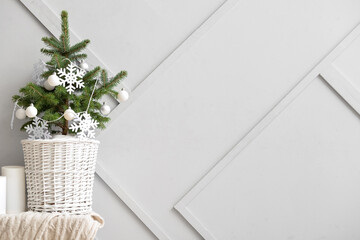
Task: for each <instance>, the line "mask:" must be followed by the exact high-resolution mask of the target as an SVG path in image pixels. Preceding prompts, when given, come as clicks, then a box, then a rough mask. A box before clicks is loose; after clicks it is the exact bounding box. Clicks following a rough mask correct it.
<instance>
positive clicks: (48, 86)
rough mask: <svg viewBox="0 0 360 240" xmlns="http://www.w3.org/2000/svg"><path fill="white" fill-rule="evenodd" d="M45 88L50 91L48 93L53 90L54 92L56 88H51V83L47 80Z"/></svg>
mask: <svg viewBox="0 0 360 240" xmlns="http://www.w3.org/2000/svg"><path fill="white" fill-rule="evenodd" d="M44 88H45V89H46V90H48V91H52V90H54V88H55V87H54V86H51V85H50V84H49V82H48V81H47V80H46V81H45V82H44Z"/></svg>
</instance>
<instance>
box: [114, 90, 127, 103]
mask: <svg viewBox="0 0 360 240" xmlns="http://www.w3.org/2000/svg"><path fill="white" fill-rule="evenodd" d="M117 98H118V100H119V102H125V101H127V100H128V99H129V93H128V92H127V91H125V90H124V89H121V90H120V92H119V93H118V95H117Z"/></svg>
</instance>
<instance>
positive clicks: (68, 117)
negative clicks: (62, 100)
mask: <svg viewBox="0 0 360 240" xmlns="http://www.w3.org/2000/svg"><path fill="white" fill-rule="evenodd" d="M75 115H76V113H75V112H74V111H73V110H72V109H71V107H69V108H68V109H66V111H65V112H64V118H65V119H66V120H68V121H71V120H73V119H74V118H75Z"/></svg>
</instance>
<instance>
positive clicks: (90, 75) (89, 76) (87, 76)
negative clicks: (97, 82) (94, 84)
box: [83, 67, 101, 82]
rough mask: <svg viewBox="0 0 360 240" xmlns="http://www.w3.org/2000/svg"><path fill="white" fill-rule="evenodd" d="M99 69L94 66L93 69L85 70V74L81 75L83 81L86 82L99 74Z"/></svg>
mask: <svg viewBox="0 0 360 240" xmlns="http://www.w3.org/2000/svg"><path fill="white" fill-rule="evenodd" d="M100 70H101V68H100V67H96V68H94V69H93V70H91V71H89V72H87V73H86V74H85V76H84V77H83V80H84V82H87V81H89V80H91V79H93V78H95V77H96V76H97V75H98V74H99V71H100Z"/></svg>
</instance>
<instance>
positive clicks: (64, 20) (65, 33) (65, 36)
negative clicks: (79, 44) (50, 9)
mask: <svg viewBox="0 0 360 240" xmlns="http://www.w3.org/2000/svg"><path fill="white" fill-rule="evenodd" d="M61 30H62V34H61V35H60V40H61V43H62V46H63V49H64V51H68V49H69V43H70V37H69V24H68V13H67V12H66V11H62V12H61Z"/></svg>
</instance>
